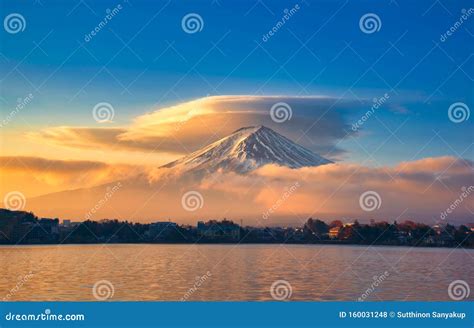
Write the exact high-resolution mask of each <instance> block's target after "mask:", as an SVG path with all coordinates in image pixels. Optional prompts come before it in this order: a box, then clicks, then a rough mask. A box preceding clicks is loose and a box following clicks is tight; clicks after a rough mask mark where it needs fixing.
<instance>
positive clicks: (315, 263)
mask: <svg viewBox="0 0 474 328" xmlns="http://www.w3.org/2000/svg"><path fill="white" fill-rule="evenodd" d="M0 261H1V263H0V299H1V298H4V299H9V300H33V301H39V300H50V301H53V300H54V301H56V300H71V301H72V300H74V301H79V300H81V301H82V300H85V301H94V300H96V298H95V297H94V293H93V291H94V285H95V284H96V287H97V288H96V289H95V292H96V294H95V295H96V296H97V295H98V296H99V297H108V296H110V298H109V300H180V299H186V300H272V294H271V292H270V289H271V286H272V284H274V283H275V282H276V281H279V282H277V283H275V284H276V285H275V286H279V287H276V288H274V289H273V291H274V295H276V297H283V298H286V299H289V300H357V299H358V298H359V297H364V298H365V299H366V300H450V298H449V296H448V286H449V284H450V283H451V282H452V281H454V280H464V281H465V282H466V283H467V284H468V285H469V286H470V289H471V290H473V291H472V292H471V293H470V294H471V295H470V296H469V299H472V298H473V295H472V294H474V250H465V249H447V248H446V249H444V248H409V247H369V248H368V247H366V246H334V245H157V244H150V245H147V244H141V245H125V244H115V245H110V244H107V245H59V246H57V245H51V246H2V247H0ZM381 276H382V278H381ZM374 278H376V280H377V284H374V281H375V280H374ZM101 281H102V282H101ZM104 281H105V282H104ZM98 282H99V283H98ZM367 290H369V292H367ZM364 293H365V296H362V295H363V294H364Z"/></svg>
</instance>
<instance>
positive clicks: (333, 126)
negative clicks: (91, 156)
mask: <svg viewBox="0 0 474 328" xmlns="http://www.w3.org/2000/svg"><path fill="white" fill-rule="evenodd" d="M277 102H286V103H288V105H289V106H290V107H291V111H292V117H291V119H290V120H288V121H286V122H285V124H278V123H275V122H274V121H273V120H272V118H271V116H270V109H271V107H272V106H273V105H274V104H275V103H277ZM344 106H348V104H347V102H345V101H341V100H338V99H334V98H329V97H315V96H313V97H289V96H216V97H207V98H201V99H197V100H192V101H188V102H185V103H182V104H179V105H176V106H170V107H165V108H159V109H157V110H155V111H153V112H151V113H147V114H144V115H140V116H138V117H136V118H135V119H134V120H133V122H132V123H131V124H130V125H128V126H125V127H70V126H69V127H68V126H61V127H53V128H46V129H43V130H41V131H39V132H33V133H29V134H28V136H29V137H30V138H32V139H34V140H39V141H46V142H49V143H53V144H57V145H61V146H67V147H76V148H103V149H107V150H108V151H114V150H116V151H123V150H125V151H140V152H150V151H157V152H166V153H174V154H176V155H178V154H179V155H182V154H187V153H189V152H191V151H193V150H196V149H198V148H201V147H203V146H206V145H208V144H209V143H211V142H213V141H216V140H218V139H220V138H222V137H224V136H227V135H228V134H230V133H232V132H233V131H235V130H237V129H239V128H241V127H243V126H249V125H266V126H268V127H270V128H274V129H276V130H277V131H279V132H280V133H282V134H284V135H285V136H288V137H290V138H293V139H295V140H298V142H299V143H301V144H302V145H304V146H306V147H309V148H310V149H312V150H313V151H315V152H318V153H321V154H322V155H324V154H325V153H327V152H329V151H331V153H332V155H333V156H336V155H338V154H340V153H341V152H342V150H341V149H339V148H338V147H336V146H335V145H336V142H337V141H338V140H340V139H342V138H344V137H346V134H347V132H346V131H350V128H349V127H348V126H347V125H346V123H345V122H344V120H343V117H342V114H341V113H340V112H339V111H338V110H339V109H341V107H344ZM351 106H353V104H352V103H351ZM329 108H331V110H330V111H328V109H329ZM308 117H313V118H314V117H317V120H316V119H313V120H308ZM315 121H316V123H315V124H314V122H315ZM303 132H304V138H301V136H302V135H303Z"/></svg>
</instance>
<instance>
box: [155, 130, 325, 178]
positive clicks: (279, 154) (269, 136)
mask: <svg viewBox="0 0 474 328" xmlns="http://www.w3.org/2000/svg"><path fill="white" fill-rule="evenodd" d="M328 163H332V162H331V161H330V160H327V159H325V158H323V157H321V156H319V155H317V154H315V153H313V152H311V151H310V150H308V149H306V148H304V147H302V146H300V145H298V144H296V143H294V142H293V141H291V140H289V139H288V138H286V137H284V136H282V135H281V134H279V133H277V132H275V131H273V130H272V129H270V128H267V127H265V126H251V127H244V128H241V129H239V130H237V131H235V132H234V133H232V134H231V135H229V136H227V137H225V138H222V139H221V140H218V141H216V142H214V143H212V144H210V145H208V146H206V147H204V148H201V149H199V150H197V151H195V152H193V153H191V154H189V155H187V156H185V157H183V158H181V159H178V160H176V161H174V162H171V163H168V164H166V165H164V166H162V168H168V169H172V170H178V171H179V172H180V173H198V174H206V173H212V172H215V171H217V170H222V171H233V172H237V173H246V172H249V171H252V170H254V169H256V168H259V167H261V166H263V165H266V164H276V165H280V166H286V167H290V168H300V167H305V166H318V165H323V164H328Z"/></svg>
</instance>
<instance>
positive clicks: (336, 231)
mask: <svg viewBox="0 0 474 328" xmlns="http://www.w3.org/2000/svg"><path fill="white" fill-rule="evenodd" d="M340 231H341V227H334V228H331V229H329V233H328V236H329V238H331V239H336V238H337V236H338V235H339V232H340Z"/></svg>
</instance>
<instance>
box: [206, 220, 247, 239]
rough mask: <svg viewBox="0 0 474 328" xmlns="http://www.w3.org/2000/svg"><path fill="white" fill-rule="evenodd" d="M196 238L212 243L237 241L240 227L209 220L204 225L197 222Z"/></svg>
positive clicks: (227, 222) (224, 221)
mask: <svg viewBox="0 0 474 328" xmlns="http://www.w3.org/2000/svg"><path fill="white" fill-rule="evenodd" d="M197 231H198V237H199V238H201V239H204V240H213V241H239V239H240V226H239V225H237V224H235V223H234V222H232V221H229V220H226V219H224V220H223V221H216V220H211V221H208V222H206V223H204V222H203V221H199V222H198V224H197Z"/></svg>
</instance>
